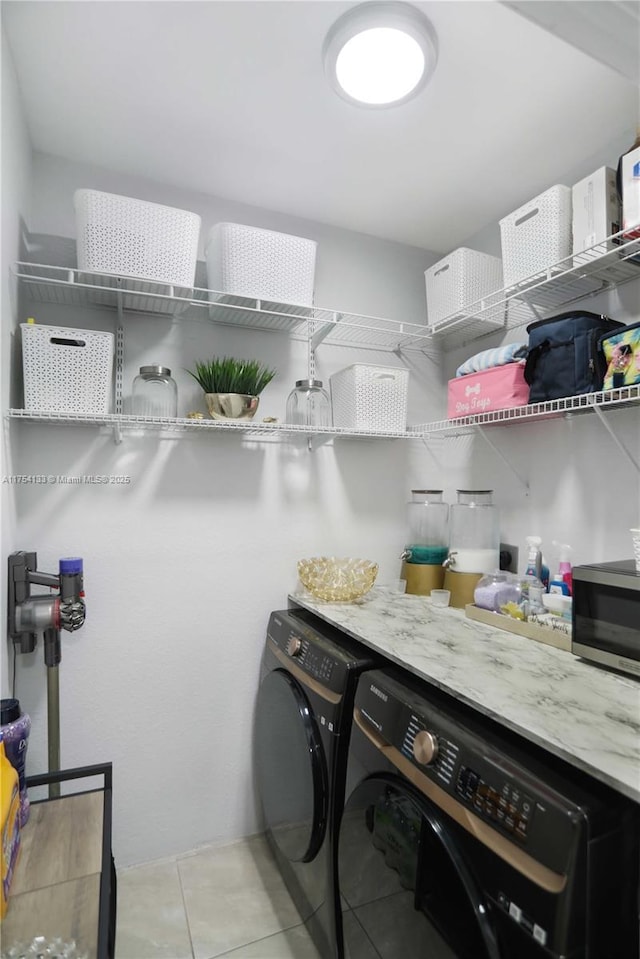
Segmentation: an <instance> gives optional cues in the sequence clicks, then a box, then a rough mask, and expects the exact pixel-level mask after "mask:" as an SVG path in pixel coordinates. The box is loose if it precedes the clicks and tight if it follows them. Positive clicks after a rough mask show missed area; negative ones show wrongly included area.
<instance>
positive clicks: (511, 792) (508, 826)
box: [456, 766, 535, 845]
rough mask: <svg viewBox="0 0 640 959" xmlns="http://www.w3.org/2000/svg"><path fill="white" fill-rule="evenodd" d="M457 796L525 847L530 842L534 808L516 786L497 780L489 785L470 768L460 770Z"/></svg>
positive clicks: (530, 799) (462, 767)
mask: <svg viewBox="0 0 640 959" xmlns="http://www.w3.org/2000/svg"><path fill="white" fill-rule="evenodd" d="M456 793H457V794H458V796H460V797H462V799H464V800H466V801H467V803H470V804H471V805H472V807H473V811H474V812H476V813H480V814H481V815H483V817H484V818H487V819H490V820H491V821H492V822H493V823H495V824H496V825H498V826H500V827H501V828H502V829H504V831H505V832H507V833H509V835H511V836H513V837H514V838H515V839H517V841H518V842H519V843H521V844H522V845H524V844H525V843H526V842H527V834H528V829H529V823H530V822H531V819H532V817H533V812H534V807H535V804H534V801H533V799H532V798H531V797H530V796H528V795H527V794H526V793H525V792H524V791H523V790H522V789H520V788H519V787H518V786H516V785H515V783H510V782H508V781H500V780H497V779H493V781H492V782H486V781H485V780H484V779H483V778H482V776H481V775H480V774H479V773H478V772H476V771H475V770H474V769H472V768H471V766H461V767H460V770H459V772H458V776H457V778H456Z"/></svg>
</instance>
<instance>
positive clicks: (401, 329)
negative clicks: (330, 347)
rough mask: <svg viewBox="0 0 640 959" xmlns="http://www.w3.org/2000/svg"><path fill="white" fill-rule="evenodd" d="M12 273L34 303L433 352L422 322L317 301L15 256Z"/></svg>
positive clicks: (342, 343) (341, 342)
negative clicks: (264, 297)
mask: <svg viewBox="0 0 640 959" xmlns="http://www.w3.org/2000/svg"><path fill="white" fill-rule="evenodd" d="M14 273H15V276H16V278H17V280H19V281H20V282H21V283H23V284H24V286H25V288H26V290H27V293H28V297H29V299H30V301H31V302H33V303H55V304H58V305H63V306H83V307H92V308H96V309H110V310H112V309H118V308H121V309H123V310H126V311H128V312H131V313H143V314H156V315H157V314H166V315H168V316H180V317H182V318H186V319H193V318H202V317H204V318H205V319H207V318H208V319H210V320H212V321H213V322H216V323H220V324H223V325H228V326H234V327H238V326H241V327H245V328H249V329H261V330H273V331H276V332H284V333H288V334H290V335H291V334H293V335H299V336H301V337H304V338H306V339H308V340H309V341H310V342H311V344H312V346H313V348H315V347H316V346H317V345H318V344H319V343H320V342H325V343H327V344H335V345H354V346H363V345H365V346H369V347H377V348H379V349H383V350H387V351H389V350H393V351H403V350H404V351H412V352H432V351H433V340H432V336H431V333H430V331H429V329H428V327H427V326H426V325H421V324H418V323H404V322H398V321H395V320H389V319H384V318H382V317H375V316H365V315H361V314H357V313H344V312H341V311H337V310H329V309H323V308H321V307H316V306H299V305H296V304H291V303H275V302H272V301H268V300H261V299H256V298H253V297H246V296H240V295H236V294H230V293H221V292H218V291H216V290H206V289H202V288H199V287H192V288H188V287H179V286H174V285H171V284H168V283H160V282H157V281H154V280H145V279H141V278H137V277H125V276H116V275H111V274H106V273H88V272H85V271H80V270H76V269H72V268H68V267H60V266H48V265H45V264H40V263H25V262H19V263H17V264H16V265H15V267H14Z"/></svg>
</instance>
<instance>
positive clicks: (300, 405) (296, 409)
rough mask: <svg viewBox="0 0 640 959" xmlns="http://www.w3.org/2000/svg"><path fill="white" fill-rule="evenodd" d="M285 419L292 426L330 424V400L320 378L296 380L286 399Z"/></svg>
mask: <svg viewBox="0 0 640 959" xmlns="http://www.w3.org/2000/svg"><path fill="white" fill-rule="evenodd" d="M286 421H287V423H291V424H292V425H294V426H310V427H313V428H316V427H328V426H331V400H330V399H329V394H328V393H327V391H326V390H324V389H323V388H322V380H315V379H307V380H296V385H295V389H293V390H292V391H291V393H289V397H288V399H287V410H286Z"/></svg>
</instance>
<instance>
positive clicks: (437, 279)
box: [424, 246, 502, 326]
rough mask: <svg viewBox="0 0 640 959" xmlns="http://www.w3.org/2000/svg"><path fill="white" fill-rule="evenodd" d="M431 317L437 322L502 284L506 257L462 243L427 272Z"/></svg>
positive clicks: (429, 315)
mask: <svg viewBox="0 0 640 959" xmlns="http://www.w3.org/2000/svg"><path fill="white" fill-rule="evenodd" d="M424 279H425V285H426V289H427V319H428V322H429V326H436V325H437V324H438V323H440V322H441V321H442V320H444V319H446V318H447V317H452V316H454V315H455V314H462V315H468V314H467V312H466V311H465V307H469V306H471V305H473V304H474V303H477V302H478V300H481V299H482V298H483V297H485V296H487V294H489V293H494V292H495V291H496V290H499V289H500V288H501V287H502V260H501V259H500V258H499V257H497V256H489V254H488V253H480V252H479V251H478V250H470V249H469V248H468V247H466V246H461V247H460V248H459V249H457V250H454V251H453V253H450V254H449V255H448V256H445V257H444V259H442V260H438V262H437V263H434V265H433V266H430V267H429V269H428V270H425V273H424Z"/></svg>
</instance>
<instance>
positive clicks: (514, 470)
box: [476, 426, 529, 493]
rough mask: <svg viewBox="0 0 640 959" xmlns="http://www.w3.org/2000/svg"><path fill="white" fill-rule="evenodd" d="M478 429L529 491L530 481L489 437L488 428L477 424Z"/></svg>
mask: <svg viewBox="0 0 640 959" xmlns="http://www.w3.org/2000/svg"><path fill="white" fill-rule="evenodd" d="M476 429H477V431H478V433H479V434H480V436H481V437H482V438H483V440H484V441H485V443H487V445H488V446H490V447H491V449H492V450H493V452H494V453H495V454H496V456H498V457H500V459H501V460H502V462H503V463H504V465H505V466H506V467H507V468H508V469H509V470H510V471H511V472H512V473H513V475H514V476H515V478H516V479H517V480H518V482H519V483H520V485H521V486H522V487H523V488H524V489H525V491H526V492H527V493H528V492H529V483H528V482H527V480H526V479H525V478H524V477H523V476H521V475H520V473H519V472H518V471H517V469H516V468H515V467H514V466H513V464H512V463H510V462H509V460H508V459H507V457H506V456H505V455H504V453H503V452H502V451H501V450H499V449H498V447H497V446H496V444H495V443H494V442H493V441H492V440H490V439H489V437H488V436H487V433H486V430H484V429H483V428H482V427H481V426H476Z"/></svg>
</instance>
